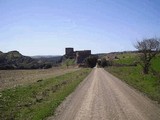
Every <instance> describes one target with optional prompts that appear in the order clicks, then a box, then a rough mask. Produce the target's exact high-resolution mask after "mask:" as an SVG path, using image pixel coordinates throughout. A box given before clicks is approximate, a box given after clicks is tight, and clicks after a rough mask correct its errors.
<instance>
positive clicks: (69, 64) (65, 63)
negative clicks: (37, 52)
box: [62, 59, 75, 67]
mask: <svg viewBox="0 0 160 120" xmlns="http://www.w3.org/2000/svg"><path fill="white" fill-rule="evenodd" d="M72 65H75V59H66V60H65V61H64V62H63V63H62V66H63V67H66V66H72Z"/></svg>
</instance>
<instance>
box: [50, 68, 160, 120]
mask: <svg viewBox="0 0 160 120" xmlns="http://www.w3.org/2000/svg"><path fill="white" fill-rule="evenodd" d="M52 119H53V120H160V108H159V106H157V105H156V104H155V103H153V101H151V100H150V99H148V98H147V97H145V96H144V95H142V94H141V93H139V92H138V91H136V90H135V89H133V88H131V87H129V86H128V85H127V84H126V83H124V82H122V81H120V80H119V79H117V78H116V77H114V76H113V75H111V74H109V73H108V72H106V71H105V70H104V69H102V68H94V69H93V71H92V72H91V73H90V74H89V76H88V77H87V78H86V79H85V80H84V81H83V82H82V83H81V84H80V85H79V86H78V88H77V89H76V90H75V92H73V93H72V94H71V95H70V96H69V97H68V98H67V99H66V100H65V101H64V102H63V103H62V104H61V105H60V106H59V107H58V108H57V110H56V113H55V116H53V117H49V118H48V120H52Z"/></svg>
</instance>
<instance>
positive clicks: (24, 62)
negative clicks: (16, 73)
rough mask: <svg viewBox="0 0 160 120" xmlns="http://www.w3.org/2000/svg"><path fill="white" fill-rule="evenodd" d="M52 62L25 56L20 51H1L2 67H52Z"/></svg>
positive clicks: (0, 66) (0, 64)
mask: <svg viewBox="0 0 160 120" xmlns="http://www.w3.org/2000/svg"><path fill="white" fill-rule="evenodd" d="M50 67H52V65H51V64H49V63H47V62H43V61H39V60H36V59H33V58H31V57H28V56H23V55H22V54H21V53H19V52H18V51H10V52H8V53H3V52H1V53H0V69H1V70H2V69H39V68H50Z"/></svg>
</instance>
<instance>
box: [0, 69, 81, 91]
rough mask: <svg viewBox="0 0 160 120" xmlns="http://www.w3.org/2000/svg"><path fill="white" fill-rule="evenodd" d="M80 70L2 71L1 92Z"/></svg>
mask: <svg viewBox="0 0 160 120" xmlns="http://www.w3.org/2000/svg"><path fill="white" fill-rule="evenodd" d="M76 70H79V68H73V67H69V68H66V67H53V68H51V69H31V70H0V90H3V89H5V88H11V87H15V86H19V85H26V84H31V83H34V82H36V81H37V80H44V79H47V78H51V77H55V76H59V75H62V74H65V73H68V72H73V71H76Z"/></svg>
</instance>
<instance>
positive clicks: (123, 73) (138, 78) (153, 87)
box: [105, 66, 160, 103]
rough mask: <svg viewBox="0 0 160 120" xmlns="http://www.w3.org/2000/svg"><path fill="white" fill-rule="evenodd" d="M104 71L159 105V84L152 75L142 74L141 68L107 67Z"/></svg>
mask: <svg viewBox="0 0 160 120" xmlns="http://www.w3.org/2000/svg"><path fill="white" fill-rule="evenodd" d="M105 69H106V70H107V71H108V72H110V73H111V74H113V75H115V76H116V77H118V78H120V79H121V80H123V81H125V82H126V83H128V84H129V85H131V86H133V87H134V88H136V89H138V90H139V91H141V92H143V93H145V94H146V95H147V96H148V97H150V98H151V99H153V100H156V101H158V103H160V83H159V79H158V78H157V77H156V76H154V75H153V74H151V73H150V74H148V75H144V74H142V72H141V71H142V68H141V67H140V66H135V67H133V66H132V67H108V68H105Z"/></svg>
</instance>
